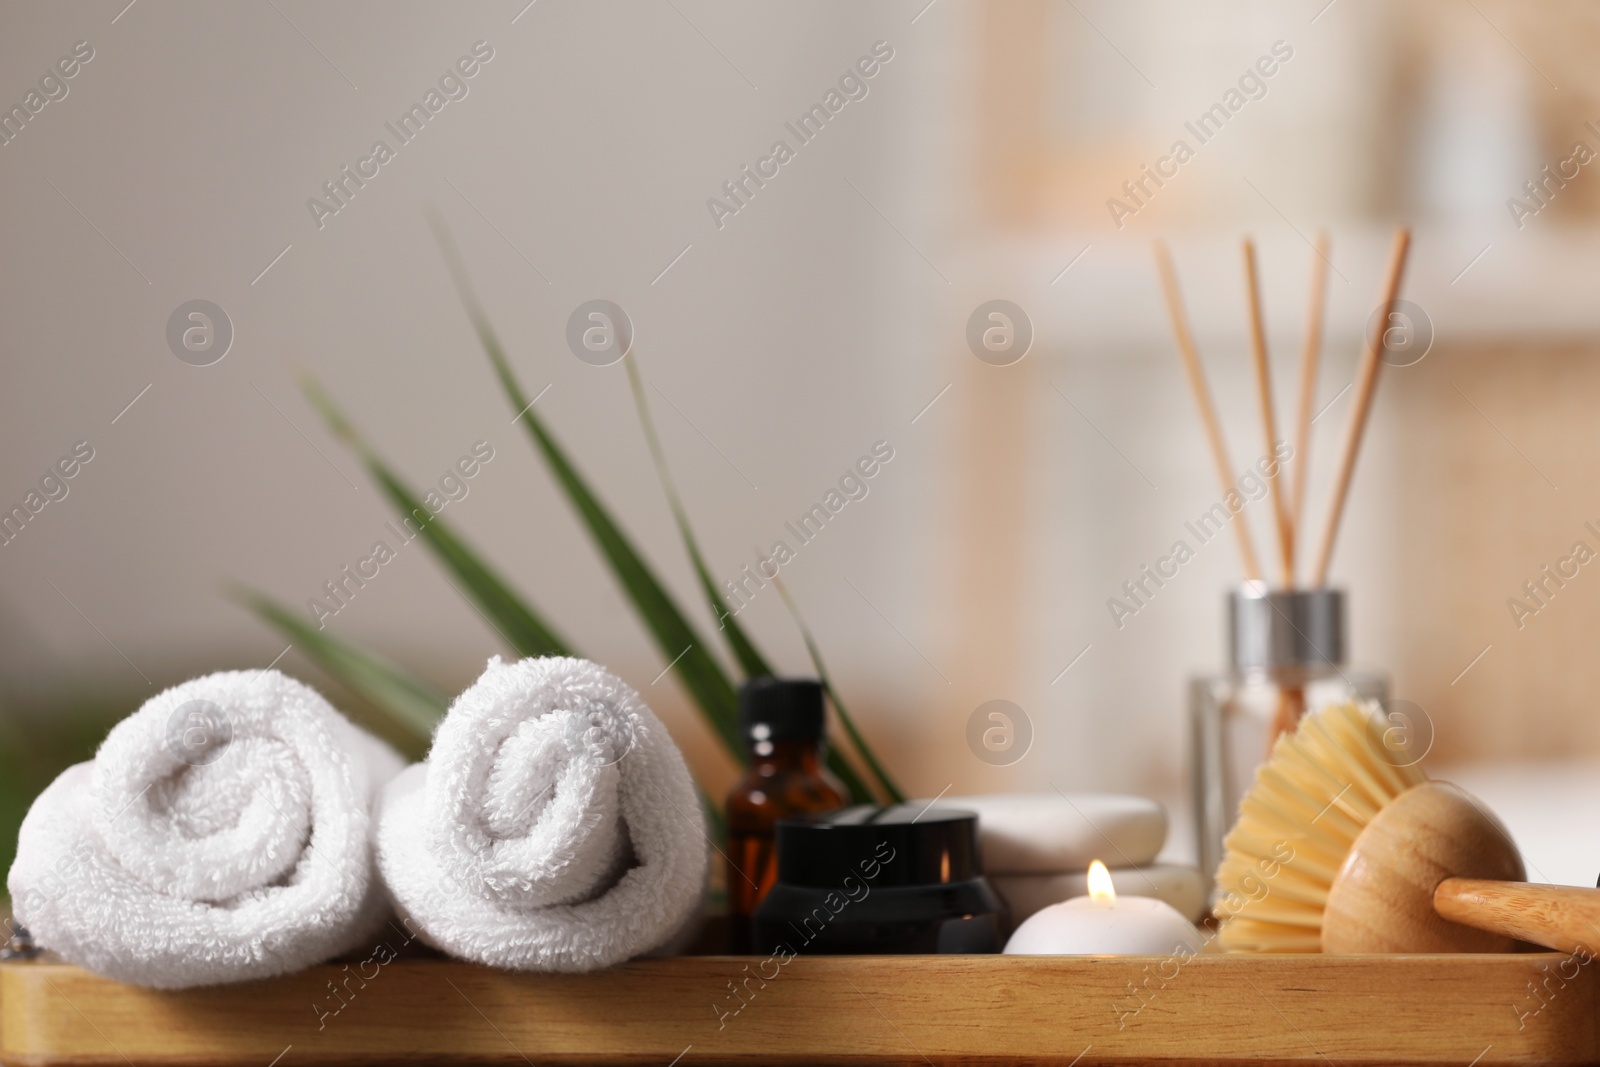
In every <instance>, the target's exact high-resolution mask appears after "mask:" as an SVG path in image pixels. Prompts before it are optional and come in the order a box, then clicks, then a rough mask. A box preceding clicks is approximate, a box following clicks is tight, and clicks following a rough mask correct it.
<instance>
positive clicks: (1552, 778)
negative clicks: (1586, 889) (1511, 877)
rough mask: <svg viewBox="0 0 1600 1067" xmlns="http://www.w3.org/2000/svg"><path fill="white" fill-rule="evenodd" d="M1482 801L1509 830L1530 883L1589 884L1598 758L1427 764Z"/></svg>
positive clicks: (1593, 867)
mask: <svg viewBox="0 0 1600 1067" xmlns="http://www.w3.org/2000/svg"><path fill="white" fill-rule="evenodd" d="M1428 774H1429V777H1432V778H1440V779H1443V780H1444V781H1447V782H1454V783H1455V784H1456V785H1459V786H1460V787H1461V788H1463V789H1465V790H1466V791H1467V792H1469V793H1471V794H1472V795H1473V796H1475V797H1477V798H1478V799H1479V800H1480V801H1482V802H1483V806H1484V807H1485V808H1487V809H1488V810H1489V811H1490V812H1492V813H1493V814H1494V815H1495V816H1496V817H1497V818H1498V819H1499V820H1500V821H1501V822H1503V823H1504V824H1505V826H1506V829H1507V830H1509V831H1511V838H1512V840H1514V841H1515V842H1516V843H1517V848H1518V849H1519V850H1521V852H1522V861H1523V863H1524V864H1526V865H1527V868H1528V880H1529V881H1530V882H1551V883H1554V884H1556V885H1594V884H1595V879H1596V875H1597V874H1600V763H1597V762H1595V761H1592V760H1590V761H1578V760H1574V761H1571V762H1563V763H1502V764H1488V763H1478V764H1468V765H1463V766H1459V767H1447V768H1430V769H1429V771H1428Z"/></svg>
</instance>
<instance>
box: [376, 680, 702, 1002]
mask: <svg viewBox="0 0 1600 1067" xmlns="http://www.w3.org/2000/svg"><path fill="white" fill-rule="evenodd" d="M708 840H709V839H708V838H707V836H706V831H705V821H704V815H703V813H702V812H701V810H700V801H699V798H698V796H697V794H696V792H695V787H694V781H693V780H692V779H691V778H690V776H689V770H688V767H686V766H685V765H684V762H683V756H682V754H681V753H679V751H678V749H677V747H676V746H675V745H673V743H672V739H671V738H670V737H668V736H667V731H666V728H665V727H664V726H662V725H661V721H660V720H659V719H657V718H656V716H655V714H654V713H653V712H651V710H650V709H649V708H648V707H646V706H645V703H644V701H642V700H641V699H640V698H639V694H638V693H636V692H634V691H633V689H632V688H630V687H629V686H628V685H627V683H625V682H623V681H622V679H620V678H618V677H616V676H615V675H613V674H611V673H610V672H609V671H607V670H605V669H604V668H603V667H600V666H598V665H596V664H593V663H590V662H588V661H586V660H581V659H568V658H563V657H550V658H545V659H525V660H521V661H519V662H516V663H502V662H501V661H500V658H499V657H498V656H497V657H495V658H494V659H491V660H490V661H489V666H488V669H486V670H485V671H484V673H483V676H482V677H481V678H479V679H478V680H477V681H476V682H475V683H473V685H472V686H471V687H470V688H468V689H467V690H466V691H465V692H464V693H462V694H461V695H460V696H459V697H457V698H456V699H455V702H454V703H453V704H452V705H451V706H450V713H449V714H448V715H447V716H446V717H445V720H444V722H443V723H441V724H440V726H439V729H438V732H437V734H436V735H435V736H434V741H433V749H432V751H431V752H429V754H428V761H427V763H425V764H419V765H417V766H415V767H411V768H408V769H407V770H406V771H405V772H404V773H403V774H401V775H400V777H398V778H396V779H395V780H394V781H393V782H392V783H390V785H389V787H388V788H387V789H386V790H385V791H384V794H383V798H382V800H381V802H380V805H379V812H378V817H377V842H378V864H379V868H380V870H381V871H382V873H383V878H384V880H385V882H386V883H387V885H388V887H389V891H390V893H391V895H392V896H393V898H394V901H395V905H396V907H397V908H398V909H399V910H400V912H401V914H402V915H404V916H405V917H406V918H407V919H408V920H410V925H411V926H412V928H414V929H416V930H418V931H419V932H420V934H421V937H422V939H423V940H424V941H427V942H429V943H431V944H432V945H434V946H435V947H436V948H439V949H441V950H443V951H445V952H448V953H450V954H451V955H455V956H460V957H462V958H464V959H469V960H475V961H477V962H480V963H487V964H489V965H491V966H495V967H507V968H512V969H515V970H531V971H591V970H596V969H598V968H601V967H608V966H610V965H612V964H615V963H621V962H622V961H624V960H627V959H631V958H633V957H635V956H639V955H644V954H646V953H649V952H651V951H654V950H657V949H660V948H662V947H663V946H665V945H666V944H667V943H668V942H670V941H672V940H673V939H674V936H675V935H677V934H679V933H680V932H681V931H683V930H685V929H686V928H687V927H688V926H689V924H691V923H692V922H693V921H695V920H696V919H697V918H698V915H699V910H700V904H701V900H702V897H703V894H704V891H705V879H706V860H707V843H708Z"/></svg>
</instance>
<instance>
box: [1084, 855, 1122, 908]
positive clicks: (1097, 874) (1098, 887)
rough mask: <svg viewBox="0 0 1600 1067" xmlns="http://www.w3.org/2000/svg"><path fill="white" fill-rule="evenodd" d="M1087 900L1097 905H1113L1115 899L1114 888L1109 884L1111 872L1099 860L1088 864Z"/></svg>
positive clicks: (1115, 892)
mask: <svg viewBox="0 0 1600 1067" xmlns="http://www.w3.org/2000/svg"><path fill="white" fill-rule="evenodd" d="M1089 899H1090V900H1093V901H1095V902H1096V903H1099V904H1113V903H1115V902H1116V899H1117V890H1116V887H1115V886H1113V885H1112V884H1111V872H1110V871H1108V870H1106V865H1105V864H1103V863H1101V862H1100V861H1099V860H1095V861H1094V862H1092V863H1090V864H1089Z"/></svg>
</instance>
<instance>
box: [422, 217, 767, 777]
mask: <svg viewBox="0 0 1600 1067" xmlns="http://www.w3.org/2000/svg"><path fill="white" fill-rule="evenodd" d="M439 243H440V245H441V247H442V248H443V250H444V254H445V258H446V260H447V261H448V262H449V264H450V268H451V273H452V275H453V276H454V277H455V281H456V286H457V288H458V290H459V291H460V294H461V302H462V303H463V304H464V305H465V307H466V311H467V316H468V318H469V319H470V320H471V321H472V325H473V328H474V329H475V330H476V331H477V334H478V340H479V342H480V343H482V345H483V348H484V351H485V353H487V354H488V356H489V360H490V362H491V363H492V364H493V365H494V370H495V374H496V375H497V376H498V377H499V379H500V385H501V387H502V388H503V389H504V390H505V393H506V397H507V399H508V400H509V401H510V402H511V408H512V410H513V411H516V412H517V413H518V414H517V420H518V421H519V422H521V423H522V424H523V425H524V426H526V427H527V429H528V435H529V437H531V438H532V440H533V443H534V446H535V447H536V448H537V450H538V452H539V454H540V455H541V456H542V457H543V458H544V461H545V463H546V464H547V465H548V466H549V468H550V471H551V473H552V474H553V475H554V476H555V479H556V484H557V485H559V486H560V487H561V490H562V491H563V492H564V493H565V494H566V496H567V500H568V502H569V503H571V504H572V506H573V508H574V510H576V511H577V512H578V515H579V517H580V518H581V519H582V520H583V523H584V525H585V526H586V527H587V528H588V531H589V535H590V537H592V538H593V539H594V542H595V545H596V546H597V547H598V548H599V549H600V554H601V557H602V558H603V559H605V561H606V563H607V564H608V565H609V566H610V567H611V572H612V574H613V575H614V576H615V578H616V579H617V583H618V584H619V585H620V586H621V587H622V589H623V592H624V593H626V594H627V596H628V598H629V599H630V600H632V601H633V606H634V610H635V611H637V612H638V614H639V618H640V619H641V620H642V621H643V622H644V624H645V626H646V627H647V628H648V629H649V630H650V634H651V636H652V637H653V638H654V640H655V644H656V647H657V649H658V650H660V652H661V654H662V655H663V656H665V657H666V658H667V659H668V660H669V666H670V668H671V669H672V670H673V671H675V672H676V673H677V675H678V678H679V680H680V681H681V682H682V683H683V686H684V688H685V689H687V690H688V691H689V694H690V696H691V697H693V699H694V701H695V703H696V704H697V705H698V706H699V708H700V711H701V714H702V715H703V716H704V717H705V719H706V721H707V722H708V723H709V725H710V726H711V728H712V730H713V731H714V732H715V733H716V734H717V736H718V737H719V738H721V739H722V743H723V744H724V746H726V748H727V749H728V751H729V753H731V754H732V755H733V757H734V759H735V760H737V761H738V762H739V763H741V764H743V763H745V762H747V761H748V756H747V755H746V753H745V751H744V745H743V744H742V743H741V741H740V738H739V727H738V713H737V708H736V703H737V701H736V697H735V694H734V687H733V683H732V682H731V681H730V680H729V678H728V675H727V673H726V672H725V671H724V670H723V669H722V666H721V664H719V663H718V662H717V660H716V659H715V658H714V657H713V656H712V655H711V651H710V647H709V645H708V644H707V642H706V641H705V639H704V638H702V637H701V636H700V634H699V633H698V631H696V630H695V628H694V627H693V626H692V625H690V623H689V620H688V619H687V618H685V617H684V615H683V613H682V612H681V611H679V610H678V606H677V604H676V603H675V602H674V601H673V599H672V595H671V594H670V593H668V592H667V590H666V587H665V586H663V585H662V583H661V581H660V579H658V578H657V577H656V575H655V572H654V571H653V570H651V568H650V565H649V564H648V563H646V562H645V560H644V557H643V556H642V555H640V554H639V552H638V550H637V549H635V548H634V546H633V543H632V541H630V540H629V539H628V536H627V535H626V534H625V533H623V531H622V528H621V527H620V526H618V525H617V523H616V521H615V520H614V519H612V517H611V514H610V512H608V511H607V510H606V508H605V505H603V504H602V503H601V502H600V498H599V497H598V496H596V495H595V494H594V493H593V492H592V491H591V490H590V489H589V486H588V483H586V482H585V481H584V479H583V477H582V475H580V474H579V473H578V470H577V468H576V467H575V466H574V465H573V463H572V461H571V460H570V459H568V458H567V454H566V452H565V451H564V450H563V449H562V447H561V445H560V443H559V442H557V441H556V439H555V437H554V435H552V434H551V433H550V431H549V429H547V428H546V427H545V425H544V423H543V421H542V420H540V418H539V416H538V415H536V414H535V413H534V411H533V404H532V402H531V401H530V400H529V399H528V397H527V394H526V393H525V392H524V391H523V389H522V385H521V383H520V382H519V381H518V380H517V376H516V372H515V371H513V370H512V369H511V363H510V361H509V360H508V359H507V358H506V354H505V350H504V348H502V347H501V344H500V340H499V338H498V337H497V336H496V335H495V332H494V328H493V327H492V326H490V325H489V320H488V318H487V317H486V316H485V315H484V313H483V311H482V309H481V307H480V306H479V304H478V301H477V297H476V296H475V295H474V293H473V291H472V287H471V283H470V282H469V281H468V279H467V276H466V272H465V269H464V268H463V267H462V266H461V263H460V261H459V259H458V257H457V256H456V254H455V250H454V248H453V247H452V246H451V244H450V241H449V238H448V236H447V235H445V234H444V233H443V232H440V233H439Z"/></svg>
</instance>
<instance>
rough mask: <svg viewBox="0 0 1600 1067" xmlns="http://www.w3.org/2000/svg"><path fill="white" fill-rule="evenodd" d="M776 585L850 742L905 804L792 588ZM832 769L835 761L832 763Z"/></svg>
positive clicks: (834, 752) (775, 581) (776, 581)
mask: <svg viewBox="0 0 1600 1067" xmlns="http://www.w3.org/2000/svg"><path fill="white" fill-rule="evenodd" d="M772 584H773V585H774V586H775V587H776V588H777V590H778V595H779V596H781V597H783V602H784V604H785V605H786V606H787V607H788V609H789V614H790V615H791V616H792V617H793V618H794V624H795V625H796V626H797V627H799V628H800V636H801V637H803V638H804V639H805V642H806V651H807V652H809V653H811V663H812V666H814V667H816V669H817V677H818V678H819V679H821V680H822V687H823V688H824V689H826V690H827V691H828V696H829V697H830V698H831V699H832V700H833V708H834V710H835V711H837V712H838V713H839V721H840V722H841V723H843V724H844V729H845V733H847V734H849V735H850V741H851V742H852V743H853V744H854V745H855V746H856V751H857V752H859V753H861V759H862V760H863V761H864V762H865V763H866V765H867V767H868V768H869V769H870V770H871V771H872V773H873V776H874V777H876V778H877V779H878V784H879V785H880V786H882V787H883V791H884V793H886V794H888V797H889V799H890V800H892V801H894V803H896V804H903V803H905V799H906V795H905V794H904V793H902V792H901V791H900V787H899V786H898V785H896V784H895V781H894V779H893V778H891V777H889V772H888V771H886V770H884V769H883V764H881V763H879V762H878V758H877V757H876V756H874V755H873V754H872V748H871V747H870V746H869V745H868V744H867V739H866V738H864V737H862V736H861V731H860V730H857V729H856V721H855V719H853V718H851V717H850V710H849V709H848V708H846V707H845V706H844V701H843V700H841V699H839V691H838V690H837V689H835V688H834V687H833V682H832V680H831V679H829V677H828V668H827V667H825V666H823V663H822V650H821V649H819V648H818V647H817V640H816V638H815V637H813V636H812V635H811V628H810V627H809V626H807V625H806V620H805V619H804V618H802V617H801V615H800V608H799V606H798V605H796V604H795V602H794V598H793V597H791V596H790V595H789V590H788V587H786V586H785V585H784V584H783V580H782V579H781V578H776V577H775V578H773V579H772ZM828 755H829V756H830V757H833V756H835V755H837V750H835V749H829V750H828ZM829 764H830V766H831V765H832V760H831V758H830V760H829Z"/></svg>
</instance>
